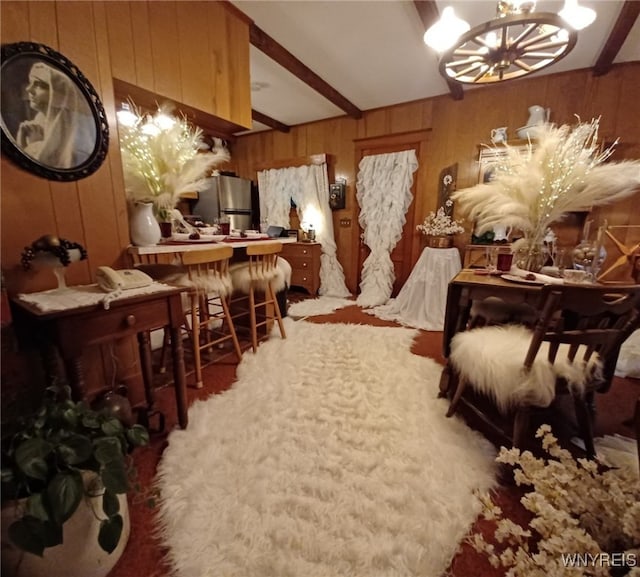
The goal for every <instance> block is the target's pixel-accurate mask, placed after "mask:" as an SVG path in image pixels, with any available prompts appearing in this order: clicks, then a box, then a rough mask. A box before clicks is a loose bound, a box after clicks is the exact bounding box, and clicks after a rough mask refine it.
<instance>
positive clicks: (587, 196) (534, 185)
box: [451, 119, 640, 242]
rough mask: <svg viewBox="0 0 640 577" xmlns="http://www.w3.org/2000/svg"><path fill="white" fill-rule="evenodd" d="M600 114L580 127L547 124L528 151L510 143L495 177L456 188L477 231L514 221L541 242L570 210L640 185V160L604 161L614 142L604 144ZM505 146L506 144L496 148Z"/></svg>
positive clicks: (603, 201)
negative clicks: (554, 223)
mask: <svg viewBox="0 0 640 577" xmlns="http://www.w3.org/2000/svg"><path fill="white" fill-rule="evenodd" d="M598 125H599V119H594V120H591V121H590V122H584V123H581V122H578V124H577V125H576V126H573V127H572V126H569V125H562V126H559V127H557V126H553V125H545V126H544V127H541V128H540V131H539V133H538V140H537V141H536V142H535V144H534V145H532V144H531V143H530V144H529V147H528V149H527V151H526V153H525V154H522V153H521V152H520V151H519V150H517V149H515V148H513V147H510V146H508V145H507V146H506V154H503V157H502V159H500V160H498V161H496V163H495V165H493V166H494V168H495V170H494V173H493V174H494V178H493V180H492V181H491V182H488V183H484V184H478V185H476V186H472V187H470V188H464V189H461V190H458V191H456V192H454V193H453V194H452V195H451V198H452V199H453V200H455V201H456V202H457V207H458V210H459V211H460V212H461V213H462V214H464V215H465V216H466V217H467V218H469V219H470V220H473V221H475V223H476V234H482V233H484V232H486V231H488V230H491V229H492V228H493V227H494V226H495V225H498V224H501V225H505V226H512V227H513V228H516V229H519V230H521V231H523V232H524V234H525V236H526V237H527V238H529V239H531V240H532V241H533V242H541V241H542V239H543V238H544V235H545V234H546V230H547V228H548V227H549V225H550V224H551V223H552V222H555V221H557V220H560V219H561V218H563V216H564V215H565V214H566V213H567V212H572V211H579V210H590V209H591V207H593V206H599V205H603V204H609V203H612V202H617V201H619V200H622V199H623V198H626V197H627V196H630V195H631V194H633V193H634V192H637V191H639V190H640V162H638V161H623V162H617V163H613V162H609V163H606V164H605V163H604V161H605V160H606V159H607V158H609V156H610V155H611V154H612V152H613V148H614V146H615V143H614V145H612V146H610V147H609V148H607V149H605V150H602V148H601V147H600V146H599V145H598V142H597V140H598ZM496 150H500V151H504V150H505V149H503V148H500V149H496Z"/></svg>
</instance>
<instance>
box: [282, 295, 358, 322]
mask: <svg viewBox="0 0 640 577" xmlns="http://www.w3.org/2000/svg"><path fill="white" fill-rule="evenodd" d="M355 304H356V301H354V300H349V299H343V298H338V297H319V298H317V299H306V300H303V301H300V302H297V303H293V304H292V305H290V306H289V309H288V314H289V315H290V316H292V317H296V318H302V317H308V316H311V315H328V314H329V313H332V312H333V311H335V310H337V309H341V308H344V307H348V306H352V305H355Z"/></svg>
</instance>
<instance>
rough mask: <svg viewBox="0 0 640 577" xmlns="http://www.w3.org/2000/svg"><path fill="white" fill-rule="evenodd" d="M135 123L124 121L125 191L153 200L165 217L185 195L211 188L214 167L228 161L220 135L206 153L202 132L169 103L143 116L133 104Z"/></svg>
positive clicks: (135, 198) (133, 196)
mask: <svg viewBox="0 0 640 577" xmlns="http://www.w3.org/2000/svg"><path fill="white" fill-rule="evenodd" d="M130 108H133V110H134V111H135V117H136V119H135V121H134V122H133V123H132V124H130V125H129V124H120V125H119V127H118V129H119V132H120V145H121V150H122V164H123V168H124V177H125V190H126V193H127V197H128V199H129V200H130V201H132V202H152V203H153V204H154V211H155V214H156V216H157V217H158V218H159V219H160V220H164V219H166V218H167V217H168V216H169V215H170V214H171V212H172V209H173V208H174V207H175V206H176V205H177V204H178V201H179V200H180V195H181V194H183V193H185V192H197V191H199V190H201V189H202V188H204V186H206V178H207V177H208V176H209V175H210V174H211V171H212V170H213V169H214V168H215V167H217V166H219V165H220V164H222V163H223V162H226V161H228V160H229V158H230V156H229V151H228V150H227V149H226V148H225V147H224V146H223V143H222V141H221V140H220V139H214V143H215V144H214V147H213V149H212V150H211V151H209V152H206V150H207V146H206V144H205V143H204V141H203V138H202V136H203V132H202V129H200V128H199V127H194V126H192V125H191V124H189V122H188V121H187V119H186V118H184V117H176V116H174V115H172V114H171V112H170V110H169V109H167V108H166V107H161V108H160V109H159V110H158V111H157V112H156V113H155V114H154V115H143V114H140V113H139V112H138V110H137V109H136V107H135V105H134V104H133V103H131V104H130Z"/></svg>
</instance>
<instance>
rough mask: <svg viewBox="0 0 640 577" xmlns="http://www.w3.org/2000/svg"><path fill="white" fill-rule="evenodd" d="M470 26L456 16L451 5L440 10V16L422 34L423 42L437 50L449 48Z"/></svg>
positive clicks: (441, 50) (442, 50)
mask: <svg viewBox="0 0 640 577" xmlns="http://www.w3.org/2000/svg"><path fill="white" fill-rule="evenodd" d="M470 28H471V26H469V23H468V22H465V21H464V20H462V19H460V18H458V17H457V16H456V14H455V12H454V11H453V8H452V7H451V6H447V7H446V8H445V9H444V10H443V11H442V17H441V18H440V20H438V21H437V22H436V23H435V24H434V25H433V26H431V27H430V28H429V29H428V30H427V31H426V32H425V34H424V42H425V44H426V45H427V46H429V47H431V48H433V49H434V50H435V51H437V52H444V51H445V50H448V49H449V48H451V47H452V46H453V45H454V44H455V43H456V42H457V40H458V38H460V36H462V35H463V34H464V33H465V32H467V31H469V29H470Z"/></svg>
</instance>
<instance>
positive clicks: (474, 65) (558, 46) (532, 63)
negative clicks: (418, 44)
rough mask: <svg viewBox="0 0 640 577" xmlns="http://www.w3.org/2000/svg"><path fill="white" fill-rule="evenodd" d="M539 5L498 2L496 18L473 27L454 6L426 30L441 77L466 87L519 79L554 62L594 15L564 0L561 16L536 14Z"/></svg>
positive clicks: (517, 0) (572, 0)
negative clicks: (436, 52)
mask: <svg viewBox="0 0 640 577" xmlns="http://www.w3.org/2000/svg"><path fill="white" fill-rule="evenodd" d="M534 8H535V2H533V1H524V0H511V1H506V0H500V1H499V2H498V5H497V16H496V17H495V18H494V19H493V20H490V21H488V22H484V23H482V24H479V25H478V26H475V27H474V28H472V29H470V26H469V24H468V23H466V22H465V21H464V20H461V19H459V18H457V16H455V14H454V12H453V8H451V7H447V8H445V9H444V11H443V15H442V19H441V20H439V21H438V22H436V23H435V24H434V25H433V26H432V27H431V28H429V29H428V30H427V32H426V33H425V35H424V41H425V43H426V44H428V45H429V46H431V47H432V48H434V49H435V50H437V51H438V52H440V53H441V57H440V64H439V69H440V74H442V75H443V76H444V77H445V78H447V79H451V80H455V81H457V82H461V83H463V84H490V83H494V82H502V81H505V80H512V79H514V78H520V77H522V76H526V75H527V74H531V73H533V72H537V71H539V70H542V69H543V68H546V67H547V66H551V65H552V64H555V63H556V62H558V61H559V60H560V59H562V58H564V57H565V56H566V55H567V54H569V52H571V50H572V49H573V47H574V46H575V44H576V41H577V39H578V34H577V30H579V29H582V28H584V27H586V26H588V25H589V24H591V22H593V20H594V19H595V12H594V11H593V10H591V9H589V8H585V7H582V6H578V4H577V0H566V4H565V7H564V9H563V10H561V11H560V13H559V14H553V13H551V12H534Z"/></svg>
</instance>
